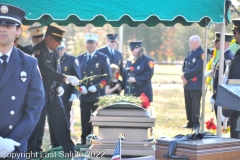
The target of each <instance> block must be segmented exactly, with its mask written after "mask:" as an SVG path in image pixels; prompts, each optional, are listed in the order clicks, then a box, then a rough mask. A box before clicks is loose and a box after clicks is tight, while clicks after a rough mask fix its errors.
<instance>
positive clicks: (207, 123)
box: [205, 118, 217, 130]
mask: <svg viewBox="0 0 240 160" xmlns="http://www.w3.org/2000/svg"><path fill="white" fill-rule="evenodd" d="M205 124H206V128H207V129H212V130H215V129H217V127H216V125H215V124H214V123H213V118H210V120H209V121H207V122H205Z"/></svg>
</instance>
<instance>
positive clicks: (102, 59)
mask: <svg viewBox="0 0 240 160" xmlns="http://www.w3.org/2000/svg"><path fill="white" fill-rule="evenodd" d="M78 61H79V66H80V71H81V77H82V78H84V77H90V76H93V75H103V74H107V76H100V77H96V78H92V79H90V80H88V81H87V82H84V83H82V84H80V85H81V86H85V87H86V88H87V89H88V87H90V86H91V85H95V87H96V88H97V91H96V92H95V93H92V92H89V91H88V93H87V94H86V95H84V94H81V95H80V100H82V101H92V102H94V101H95V102H97V101H98V97H100V96H103V95H105V87H103V88H101V87H100V83H101V82H102V81H105V82H106V83H107V82H108V81H109V79H110V75H111V72H110V66H109V64H110V62H109V58H108V57H107V56H106V55H104V54H103V53H100V52H98V51H96V53H95V55H94V56H93V57H92V59H91V60H90V61H89V62H87V53H84V54H82V55H80V56H78Z"/></svg>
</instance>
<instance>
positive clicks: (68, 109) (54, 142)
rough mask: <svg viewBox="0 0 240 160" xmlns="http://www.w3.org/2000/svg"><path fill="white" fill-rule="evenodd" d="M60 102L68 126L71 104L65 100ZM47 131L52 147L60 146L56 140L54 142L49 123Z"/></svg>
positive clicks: (54, 138)
mask: <svg viewBox="0 0 240 160" xmlns="http://www.w3.org/2000/svg"><path fill="white" fill-rule="evenodd" d="M62 102H63V105H64V108H65V112H66V116H67V120H68V123H69V124H70V111H71V108H72V102H69V101H68V100H67V101H66V100H62ZM49 131H50V140H51V145H52V147H58V146H60V145H59V144H58V142H57V140H56V137H55V136H54V134H53V129H52V126H51V124H50V123H49ZM69 132H70V130H69ZM70 134H71V133H70Z"/></svg>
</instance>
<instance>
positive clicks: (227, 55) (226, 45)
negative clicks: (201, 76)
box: [207, 32, 234, 120]
mask: <svg viewBox="0 0 240 160" xmlns="http://www.w3.org/2000/svg"><path fill="white" fill-rule="evenodd" d="M220 36H221V33H220V32H216V33H215V39H214V40H213V42H214V46H215V48H216V49H217V50H220ZM232 38H233V35H232V34H228V33H226V34H225V43H224V50H225V52H224V69H223V71H225V70H226V64H229V63H230V62H231V61H232V59H233V56H234V55H233V53H232V52H231V50H230V49H229V44H230V42H231V41H232ZM222 74H224V73H222ZM207 76H208V75H207ZM218 76H219V61H218V62H217V64H216V65H215V68H214V73H213V95H212V97H211V98H210V103H211V104H214V103H215V100H216V96H217V87H218ZM214 110H215V115H216V118H217V106H216V105H215V104H214ZM226 116H227V115H226ZM223 118H225V117H222V120H224V119H223Z"/></svg>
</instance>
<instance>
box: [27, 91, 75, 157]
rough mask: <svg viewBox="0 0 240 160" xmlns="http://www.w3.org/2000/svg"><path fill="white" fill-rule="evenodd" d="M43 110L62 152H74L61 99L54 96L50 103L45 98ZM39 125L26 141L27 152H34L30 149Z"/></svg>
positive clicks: (33, 146) (34, 142)
mask: <svg viewBox="0 0 240 160" xmlns="http://www.w3.org/2000/svg"><path fill="white" fill-rule="evenodd" d="M51 96H53V95H51ZM44 108H45V109H46V113H47V116H48V119H49V122H50V125H51V127H52V130H53V134H54V136H55V138H56V140H57V142H58V143H59V144H60V145H61V146H62V147H63V150H64V152H74V151H75V146H74V144H73V142H72V140H71V138H70V131H69V123H68V121H67V118H66V113H65V109H64V107H63V103H62V100H61V97H58V96H54V97H52V99H51V101H50V97H49V96H47V97H46V103H45V106H44ZM41 117H42V116H41ZM40 125H41V124H40V123H38V124H37V126H36V128H35V129H34V131H33V133H32V135H31V137H30V139H29V140H28V152H29V151H33V152H35V150H31V149H34V148H35V145H36V138H37V134H38V131H39V128H40V127H41V126H40Z"/></svg>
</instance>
